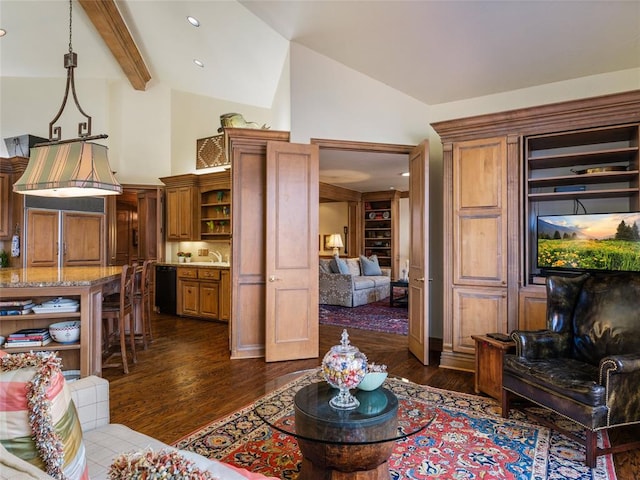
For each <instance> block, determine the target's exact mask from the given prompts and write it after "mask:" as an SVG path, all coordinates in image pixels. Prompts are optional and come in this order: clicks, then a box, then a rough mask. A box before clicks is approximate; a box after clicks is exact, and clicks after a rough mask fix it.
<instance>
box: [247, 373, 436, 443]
mask: <svg viewBox="0 0 640 480" xmlns="http://www.w3.org/2000/svg"><path fill="white" fill-rule="evenodd" d="M289 385H290V386H289ZM337 392H338V390H337V389H335V388H332V387H331V386H330V385H329V384H328V383H326V382H325V381H323V380H321V379H320V378H318V377H315V378H312V379H311V381H310V382H309V383H307V384H306V385H300V384H299V383H296V382H293V383H290V384H286V385H285V386H284V387H281V389H280V390H278V391H277V394H276V395H267V396H266V397H264V398H263V399H261V400H259V401H258V402H256V406H255V409H254V411H255V413H256V414H257V415H258V416H259V417H260V418H261V419H262V420H263V421H264V422H265V423H267V425H269V426H271V427H272V428H274V429H276V430H278V431H280V432H282V433H285V434H288V435H292V436H294V437H296V438H298V439H303V440H310V441H314V442H321V443H331V444H339V445H364V444H374V443H383V442H390V441H395V440H399V439H402V438H406V437H408V436H410V435H413V434H416V433H418V432H420V431H421V430H423V429H424V428H426V427H427V426H428V425H429V424H430V423H431V422H432V421H433V419H434V418H435V414H434V412H433V410H432V409H430V408H429V407H427V406H425V405H424V404H423V403H420V402H414V401H412V400H411V399H408V398H398V397H397V396H396V395H395V394H394V393H393V392H392V391H390V390H389V389H387V388H385V387H384V385H383V386H382V387H380V388H378V389H376V390H373V391H362V390H357V389H356V390H353V391H352V393H353V394H354V396H355V397H356V398H357V399H358V400H359V402H360V405H359V406H358V407H357V408H354V409H352V410H341V409H336V408H333V407H332V406H331V405H330V404H329V400H330V399H331V398H332V397H334V396H335V395H336V393H337Z"/></svg>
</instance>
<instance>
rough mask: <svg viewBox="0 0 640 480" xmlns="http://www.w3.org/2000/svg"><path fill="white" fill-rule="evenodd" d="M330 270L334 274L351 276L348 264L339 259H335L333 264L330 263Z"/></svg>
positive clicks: (332, 260)
mask: <svg viewBox="0 0 640 480" xmlns="http://www.w3.org/2000/svg"><path fill="white" fill-rule="evenodd" d="M329 268H330V269H331V272H332V273H342V274H345V275H349V273H350V272H349V267H348V266H347V262H345V261H344V260H343V259H341V258H339V257H333V258H332V259H331V262H329Z"/></svg>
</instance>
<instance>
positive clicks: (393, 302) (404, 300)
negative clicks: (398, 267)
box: [389, 280, 409, 307]
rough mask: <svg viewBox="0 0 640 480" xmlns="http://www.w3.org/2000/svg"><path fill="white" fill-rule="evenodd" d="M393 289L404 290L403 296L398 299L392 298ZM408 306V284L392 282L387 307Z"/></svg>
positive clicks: (398, 281) (399, 281)
mask: <svg viewBox="0 0 640 480" xmlns="http://www.w3.org/2000/svg"><path fill="white" fill-rule="evenodd" d="M393 287H400V288H404V295H400V296H399V297H395V298H394V296H393ZM408 304H409V282H403V281H402V280H396V281H392V282H391V284H390V287H389V305H390V306H391V307H395V306H402V307H406V306H407V305H408Z"/></svg>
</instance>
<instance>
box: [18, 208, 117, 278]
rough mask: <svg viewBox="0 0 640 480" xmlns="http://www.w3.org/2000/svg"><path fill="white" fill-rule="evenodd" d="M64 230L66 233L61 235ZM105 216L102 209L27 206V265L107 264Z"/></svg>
mask: <svg viewBox="0 0 640 480" xmlns="http://www.w3.org/2000/svg"><path fill="white" fill-rule="evenodd" d="M60 232H61V233H62V235H60ZM104 232H105V216H104V214H101V213H84V212H65V211H62V212H61V211H58V210H46V209H37V208H29V209H27V252H26V255H27V266H28V267H55V266H57V265H58V261H59V258H60V265H61V266H64V267H71V266H91V265H96V266H98V265H104V264H105V255H106V253H105V240H106V238H105V233H104Z"/></svg>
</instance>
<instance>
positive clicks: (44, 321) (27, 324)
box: [0, 288, 90, 376]
mask: <svg viewBox="0 0 640 480" xmlns="http://www.w3.org/2000/svg"><path fill="white" fill-rule="evenodd" d="M5 290H6V291H5V292H3V293H2V295H0V300H2V301H8V300H13V301H16V300H32V301H33V303H35V304H40V303H43V302H46V301H48V300H53V299H54V298H57V296H56V295H54V296H43V295H41V294H38V293H37V291H38V289H37V288H29V289H21V292H20V293H16V292H13V291H12V290H13V289H10V288H8V289H5ZM40 290H41V289H40ZM50 290H55V288H52V289H50ZM58 290H59V293H60V294H61V295H60V296H62V295H64V298H69V299H74V300H78V302H80V303H81V304H82V303H83V302H82V297H81V295H80V293H75V294H72V295H70V294H68V293H69V289H64V290H62V289H58ZM25 291H26V292H31V293H33V295H27V296H25V295H24V293H23V292H25ZM85 305H87V304H86V303H85ZM81 313H82V312H81V311H78V312H72V313H47V314H42V313H40V314H36V313H29V314H26V315H6V316H1V317H0V335H2V336H4V337H7V336H9V335H10V334H12V333H14V332H17V331H18V330H21V329H23V328H46V327H49V325H51V324H53V323H57V322H63V321H67V320H77V321H80V322H81V325H82V327H81V338H80V340H78V341H77V342H75V343H70V344H62V343H58V342H55V341H53V342H51V343H49V344H48V345H45V346H43V347H33V346H30V347H9V348H7V347H5V348H3V350H5V351H6V352H8V353H20V352H30V351H43V352H44V351H46V352H52V351H54V352H57V354H58V357H60V358H61V359H62V369H63V370H80V372H81V375H82V376H86V375H89V374H90V371H89V344H88V342H89V335H88V334H85V335H82V333H83V330H86V331H88V330H89V327H88V326H87V324H88V322H85V321H84V320H83V317H84V316H82V315H81Z"/></svg>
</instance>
